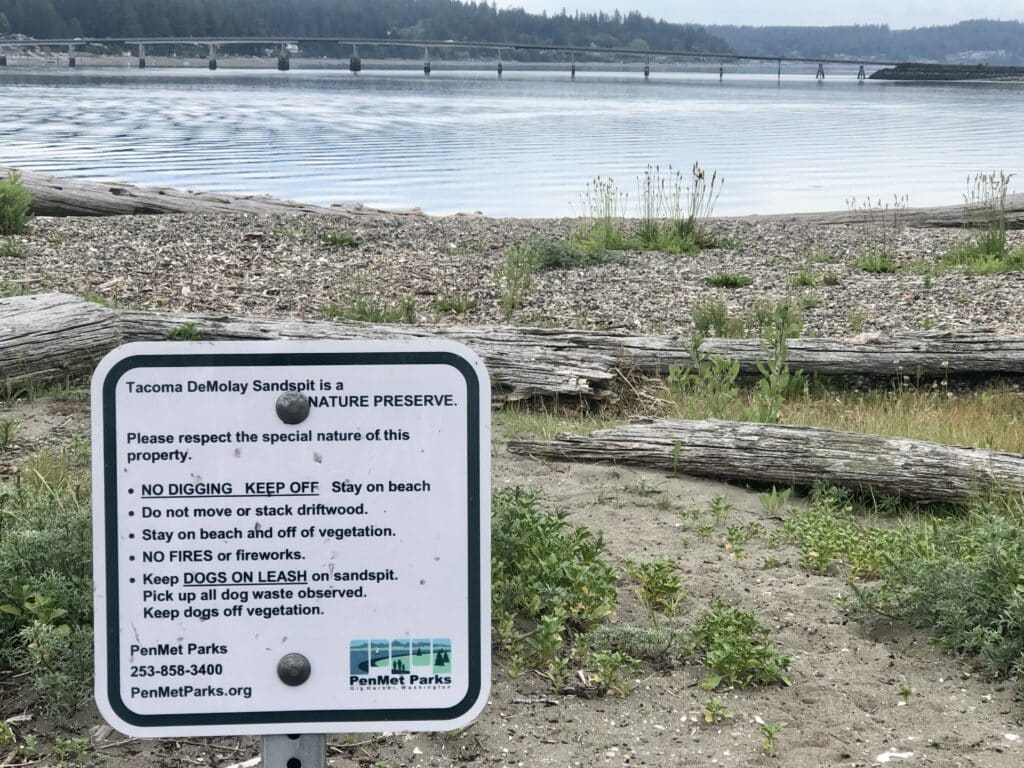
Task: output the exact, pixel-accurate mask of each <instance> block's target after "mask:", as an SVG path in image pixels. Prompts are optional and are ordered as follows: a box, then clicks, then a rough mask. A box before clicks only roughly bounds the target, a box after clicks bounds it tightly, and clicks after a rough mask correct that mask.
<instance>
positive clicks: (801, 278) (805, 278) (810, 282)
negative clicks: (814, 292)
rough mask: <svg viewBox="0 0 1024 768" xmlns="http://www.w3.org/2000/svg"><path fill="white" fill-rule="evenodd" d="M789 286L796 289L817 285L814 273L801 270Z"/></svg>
mask: <svg viewBox="0 0 1024 768" xmlns="http://www.w3.org/2000/svg"><path fill="white" fill-rule="evenodd" d="M789 284H790V285H793V286H797V287H813V286H814V285H816V284H817V280H816V279H815V277H814V273H813V272H811V271H810V270H808V269H801V270H800V271H799V272H797V273H796V274H795V275H793V277H792V279H790V281H789Z"/></svg>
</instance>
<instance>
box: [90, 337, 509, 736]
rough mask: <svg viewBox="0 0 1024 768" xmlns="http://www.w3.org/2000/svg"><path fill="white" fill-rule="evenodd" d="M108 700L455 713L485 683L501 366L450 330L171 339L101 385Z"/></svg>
mask: <svg viewBox="0 0 1024 768" xmlns="http://www.w3.org/2000/svg"><path fill="white" fill-rule="evenodd" d="M92 413H93V416H92V418H93V424H92V431H93V481H94V482H93V515H94V551H95V590H96V591H95V610H96V618H95V621H96V700H97V703H98V705H99V708H100V711H101V712H102V713H103V715H104V717H105V718H106V719H107V720H108V721H109V722H110V724H111V725H113V726H114V727H115V728H117V729H118V730H120V731H122V732H124V733H127V734H130V735H137V736H174V735H181V736H185V735H226V734H275V733H330V732H336V731H363V732H365V731H375V730H389V731H390V730H441V729H448V728H458V727H462V726H465V725H467V724H468V723H469V722H471V721H472V720H473V719H474V718H475V717H476V716H477V715H478V714H479V712H480V710H481V709H482V708H483V706H484V703H485V702H486V699H487V695H488V691H489V687H490V674H489V672H490V385H489V379H488V375H487V371H486V369H485V368H484V366H483V364H482V363H481V361H480V360H479V359H478V358H477V357H476V355H474V354H473V353H472V352H471V351H470V350H469V349H467V348H466V347H464V346H462V345H460V344H456V343H452V342H444V341H422V342H411V343H391V342H389V343H384V342H165V343H139V344H128V345H125V346H123V347H120V348H118V349H116V350H114V351H113V352H111V353H110V354H109V355H108V356H107V357H106V358H104V360H103V361H102V363H101V364H100V366H99V367H98V369H97V371H96V373H95V376H94V378H93V384H92Z"/></svg>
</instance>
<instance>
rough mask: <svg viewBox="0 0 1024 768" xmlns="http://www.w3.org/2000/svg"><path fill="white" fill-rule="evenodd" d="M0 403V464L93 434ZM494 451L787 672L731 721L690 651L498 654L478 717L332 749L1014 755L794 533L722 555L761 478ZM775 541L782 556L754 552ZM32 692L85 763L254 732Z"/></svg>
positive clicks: (83, 413) (73, 418)
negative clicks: (12, 430)
mask: <svg viewBox="0 0 1024 768" xmlns="http://www.w3.org/2000/svg"><path fill="white" fill-rule="evenodd" d="M3 408H4V409H5V410H4V411H2V412H0V416H6V417H13V418H16V419H18V420H20V421H21V422H22V424H23V428H22V431H21V433H20V435H19V438H18V440H17V442H16V444H15V445H14V446H11V447H10V448H9V449H8V451H7V452H6V455H4V456H3V457H0V474H2V475H8V474H9V472H10V469H11V467H12V466H13V465H14V464H15V463H16V462H17V461H18V459H19V458H20V457H22V456H24V455H26V454H27V453H28V452H31V451H33V450H38V449H40V448H41V447H43V446H45V445H48V444H49V445H52V444H55V443H61V442H64V441H66V440H69V439H73V438H74V437H75V436H85V435H87V431H88V412H87V411H88V405H87V403H86V402H85V401H84V400H81V399H77V400H76V399H71V400H64V401H55V400H52V399H41V400H37V401H35V402H33V403H18V404H14V405H13V406H11V407H9V408H8V407H7V406H3ZM493 453H494V472H493V485H494V488H495V489H504V488H511V487H514V486H516V485H518V484H524V483H526V484H527V486H528V487H529V488H532V489H535V490H537V491H538V492H539V493H540V494H541V496H542V498H543V500H544V504H545V505H546V506H549V507H551V508H560V509H564V510H567V511H568V512H569V519H570V520H571V521H572V522H574V523H579V524H582V525H586V526H588V527H591V528H595V529H600V530H602V531H604V534H605V538H606V541H607V544H608V548H609V554H610V556H611V557H612V558H613V559H614V560H616V561H618V560H619V559H620V558H622V557H626V556H629V557H633V558H638V559H647V558H651V557H655V556H657V555H665V556H668V557H670V558H672V559H674V560H676V561H677V563H678V565H679V568H680V571H681V573H682V575H683V580H684V586H685V589H686V591H687V594H688V599H687V603H686V609H685V610H684V611H683V613H682V615H681V616H679V617H678V618H677V619H673V620H672V622H673V623H674V624H675V625H678V626H681V627H685V626H689V624H690V623H691V622H692V620H693V618H694V616H695V615H696V614H697V613H698V612H699V611H700V609H701V608H702V607H703V606H705V605H706V604H708V603H709V602H711V601H712V600H714V599H715V598H719V597H720V598H722V599H723V600H725V601H726V602H727V603H729V604H731V605H735V606H739V607H742V608H744V609H747V610H751V611H754V612H755V613H756V614H757V615H758V616H759V617H760V619H761V620H762V622H763V623H765V624H766V625H767V626H768V627H769V628H770V629H771V631H772V637H773V639H774V640H775V642H776V643H777V645H778V646H780V647H781V648H782V649H784V650H785V651H786V652H788V653H790V654H791V655H792V657H793V665H792V669H791V678H792V683H793V684H792V686H791V687H788V688H787V687H781V686H772V687H767V688H761V689H749V690H731V691H724V692H718V693H716V694H715V696H716V697H717V698H719V699H720V700H721V701H722V702H723V703H724V704H725V705H726V706H727V707H728V708H729V709H730V710H732V712H733V713H734V719H732V720H731V721H726V722H725V723H724V724H719V725H707V724H705V723H704V722H703V719H702V716H701V714H702V705H703V703H704V702H705V701H706V700H707V699H708V698H709V694H707V693H705V692H704V691H703V690H701V688H700V687H699V683H700V681H701V679H702V678H703V675H704V673H703V671H702V669H701V668H699V667H697V666H691V667H683V668H681V669H678V670H675V671H672V672H658V671H655V670H652V669H649V668H648V669H645V670H643V671H642V672H641V673H640V674H639V675H638V676H637V678H636V679H635V680H634V682H633V687H634V690H633V691H632V692H631V693H630V694H629V695H627V696H625V697H615V696H609V697H606V698H599V699H590V700H584V699H581V698H578V697H574V696H561V695H558V694H555V693H553V692H552V690H551V686H550V683H548V682H547V681H546V680H544V679H542V678H541V677H539V676H537V675H536V674H533V673H529V672H528V673H526V674H524V675H522V676H519V677H511V676H510V675H509V673H508V669H507V666H506V664H505V662H504V660H503V659H502V658H500V657H498V658H496V659H495V664H494V670H493V673H494V685H493V689H492V693H491V698H490V702H489V704H488V706H487V708H486V709H485V711H484V713H483V715H482V716H481V718H480V719H479V720H478V721H477V722H476V723H475V724H474V725H472V726H471V727H469V728H467V729H466V730H464V731H462V732H459V733H454V734H441V735H429V734H390V735H385V736H383V737H380V736H372V735H366V736H357V737H331V738H330V740H329V764H330V765H333V766H339V767H341V766H346V767H348V766H361V767H364V768H371V767H373V768H376V766H380V767H381V768H383V767H384V766H388V767H390V768H397V766H433V765H437V766H451V765H465V764H474V763H475V764H486V765H495V766H521V767H526V768H529V767H531V766H638V765H643V766H652V767H654V768H669V767H670V766H671V767H673V768H674V767H675V766H682V765H687V766H688V765H715V766H748V765H749V766H758V765H775V766H793V767H794V768H810V767H811V766H849V767H850V768H852V767H853V766H873V765H882V764H886V763H892V764H907V765H931V766H943V767H948V768H953V767H955V766H965V767H966V766H972V767H977V768H1001V767H1002V766H1006V767H1007V768H1009V767H1010V766H1014V768H1016V766H1019V765H1021V764H1022V761H1024V741H1022V740H1021V739H1019V738H1018V735H1022V736H1024V722H1022V716H1024V709H1022V707H1021V705H1020V703H1019V702H1015V701H1014V698H1013V691H1012V686H1009V685H1006V684H1003V683H996V682H993V681H991V680H987V679H985V678H984V677H982V676H980V675H977V674H975V672H974V671H973V670H972V668H971V667H970V666H969V664H968V663H967V662H965V661H963V660H958V659H955V658H951V657H948V656H945V655H943V654H941V653H939V652H938V651H936V650H934V649H932V648H931V647H929V646H928V644H927V642H926V641H925V639H924V638H923V636H922V635H920V634H918V633H916V632H913V631H910V630H907V629H906V628H903V627H893V626H887V625H885V624H879V625H875V626H867V625H864V624H859V623H856V622H851V621H848V620H847V619H846V617H845V616H844V615H843V613H842V612H841V610H840V609H839V607H838V606H837V604H836V601H835V598H836V596H837V595H841V594H843V593H846V592H847V591H848V588H847V587H846V584H845V582H844V580H843V579H841V578H834V577H829V576H813V575H808V574H806V573H804V572H803V571H801V570H800V569H799V568H798V567H797V565H796V555H795V552H794V551H793V550H792V549H790V548H787V547H785V546H783V547H780V548H775V549H768V547H767V545H766V544H765V543H764V541H763V540H761V541H757V540H755V541H753V542H751V544H750V546H749V549H748V554H747V556H746V557H745V558H744V559H742V560H737V559H735V558H733V557H732V556H731V555H730V554H729V553H728V552H727V551H726V550H725V549H724V546H723V543H724V535H725V526H726V525H728V524H732V523H747V522H749V521H753V520H758V521H760V522H761V523H762V524H763V525H764V526H765V528H766V529H767V530H768V531H771V530H772V529H774V528H777V527H778V526H779V525H781V522H780V521H779V520H778V519H771V518H769V517H767V516H766V514H765V513H764V512H763V511H762V508H761V504H760V502H759V500H758V498H757V495H756V493H755V492H754V491H751V490H748V489H744V488H741V487H735V486H730V485H725V484H722V483H717V482H711V481H704V480H697V479H692V478H688V477H681V476H669V475H663V474H661V473H657V472H642V471H636V470H632V469H624V468H620V467H613V466H602V465H582V464H562V463H545V462H539V461H534V460H531V459H525V458H521V457H515V456H511V455H509V454H508V453H507V452H506V451H505V449H504V440H503V438H502V436H501V435H500V434H497V435H496V438H495V442H494V447H493ZM720 495H721V496H725V497H726V498H728V500H729V501H731V502H732V504H733V505H734V510H733V511H732V512H731V514H730V518H729V519H728V520H726V521H723V522H722V523H721V524H720V525H719V526H718V528H717V529H716V531H715V532H714V534H713V535H712V536H711V537H710V538H709V539H707V540H706V541H705V540H702V539H701V538H700V537H698V536H696V535H694V532H693V530H690V529H688V528H687V527H686V526H685V525H684V524H681V523H680V522H679V519H678V518H677V516H676V512H677V511H679V510H682V509H687V508H689V507H691V506H694V505H697V506H704V507H706V506H707V503H708V501H709V500H710V499H711V498H713V497H715V496H720ZM797 503H800V502H797ZM768 556H774V557H775V558H777V559H778V560H779V561H781V563H782V564H781V565H779V566H778V567H773V568H770V569H765V568H763V567H762V563H763V561H764V560H765V558H766V557H768ZM645 621H646V619H645V618H644V612H643V610H642V609H641V608H640V606H639V605H638V601H637V599H636V598H635V596H634V595H633V593H632V586H631V585H630V584H629V583H628V582H623V583H621V584H620V585H619V608H618V611H617V615H616V618H615V619H614V622H616V623H618V624H623V625H625V624H637V623H643V622H645ZM904 684H905V685H909V686H911V687H913V689H914V694H913V695H912V696H910V697H909V700H908V701H906V702H903V701H902V699H901V697H900V695H899V688H900V686H901V685H904ZM32 704H33V702H32V697H31V695H30V694H29V693H28V692H26V691H25V689H24V687H23V686H22V685H21V683H20V681H18V680H16V679H12V678H11V677H10V676H9V675H4V674H0V719H3V718H9V717H12V716H16V715H20V714H23V713H28V714H31V715H32V717H33V719H32V720H31V721H30V722H27V723H22V724H19V725H18V726H17V727H18V728H19V729H21V730H22V732H36V733H38V734H39V737H40V743H41V744H42V745H43V746H44V747H45V746H47V745H49V744H52V741H53V739H54V738H55V737H57V736H81V735H91V737H92V738H93V740H94V749H93V750H91V751H90V752H89V754H88V755H87V757H86V761H87V762H88V761H93V762H95V763H96V764H102V765H107V766H111V767H112V768H127V767H128V766H133V767H136V766H143V767H145V768H156V767H157V766H161V767H162V766H168V767H169V766H181V765H186V764H191V765H204V766H214V767H215V768H225V767H226V766H231V765H235V764H238V763H241V762H244V761H246V760H249V759H251V758H253V757H254V756H256V755H257V754H258V744H257V742H256V740H255V739H251V738H245V739H240V738H217V739H189V740H175V741H143V740H125V739H124V738H123V737H121V736H119V735H118V734H116V733H112V732H109V729H107V728H106V727H105V726H103V725H102V723H101V721H100V719H99V716H98V714H97V713H96V711H95V708H93V707H91V706H90V707H87V708H85V709H83V711H81V712H80V713H79V714H78V715H76V717H75V718H74V719H73V720H72V721H71V722H70V723H67V722H61V723H54V722H51V721H49V720H47V719H46V718H45V717H43V716H41V715H39V714H38V713H37V712H36V710H35V709H34V708H33V706H32ZM761 721H763V722H768V723H779V722H782V723H785V724H786V725H785V727H784V729H783V730H782V731H781V733H780V734H779V736H778V737H777V745H778V756H777V757H775V758H768V757H766V756H764V755H763V754H762V752H761V745H760V736H759V733H758V726H759V722H761ZM0 757H2V755H0ZM8 764H21V765H28V764H30V763H18V761H17V760H10V761H9V762H8ZM32 764H39V765H52V764H56V760H55V759H44V760H42V761H41V762H37V763H32Z"/></svg>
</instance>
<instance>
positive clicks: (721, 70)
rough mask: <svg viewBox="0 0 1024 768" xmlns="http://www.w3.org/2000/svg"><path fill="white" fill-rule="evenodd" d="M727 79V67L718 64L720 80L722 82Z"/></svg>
mask: <svg viewBox="0 0 1024 768" xmlns="http://www.w3.org/2000/svg"><path fill="white" fill-rule="evenodd" d="M724 79H725V67H723V66H722V65H721V64H719V65H718V82H722V81H723V80H724Z"/></svg>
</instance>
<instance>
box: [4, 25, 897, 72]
mask: <svg viewBox="0 0 1024 768" xmlns="http://www.w3.org/2000/svg"><path fill="white" fill-rule="evenodd" d="M311 44H315V45H338V46H344V47H349V46H350V47H351V55H350V57H349V70H350V71H352V72H360V71H361V70H362V68H363V67H362V58H361V57H360V55H359V47H360V46H363V48H364V49H365V48H368V47H399V48H422V49H423V72H424V74H426V75H429V74H430V70H431V61H430V51H431V49H468V50H473V51H491V52H493V53H494V55H495V63H496V68H497V72H498V75H499V76H500V75H501V74H502V70H503V68H504V63H503V61H502V52H503V51H521V52H544V53H558V54H563V55H566V56H569V57H570V62H569V72H570V74H571V75H572V76H573V77H575V76H576V67H577V62H576V57H577V56H584V57H593V56H606V55H610V56H619V57H623V58H631V59H637V60H638V61H640V62H642V64H643V73H644V77H645V78H646V77H650V74H651V59H652V58H660V59H676V60H682V61H717V62H720V66H719V75H720V76H721V74H722V66H721V64H723V63H725V62H739V61H761V62H777V63H778V71H779V76H780V77H781V75H782V65H783V63H784V62H792V63H800V64H817V65H818V71H817V77H818V78H821V79H823V78H824V77H825V70H824V65H825V64H845V65H860V68H859V70H858V73H857V77H858V79H863V78H864V77H865V72H864V66H865V65H868V66H879V67H891V66H897V65H898V64H905V63H908V62H897V61H880V60H877V59H869V58H864V59H856V58H850V59H837V58H805V57H800V56H765V55H756V54H743V53H719V52H712V51H672V50H638V49H635V48H599V47H590V46H566V45H546V44H536V43H491V42H478V41H457V40H400V39H393V38H373V37H350V38H346V37H287V36H281V37H123V38H110V37H83V38H70V39H68V38H65V39H48V40H28V39H25V40H14V39H8V40H4V39H0V66H7V54H6V52H5V51H6V50H8V49H11V50H16V49H26V48H57V49H65V48H66V49H67V59H68V66H69V67H75V66H77V62H78V57H77V55H76V54H77V53H78V51H79V50H80V49H82V48H84V47H85V46H90V45H102V46H121V47H122V48H135V49H136V50H137V53H138V66H139V68H145V66H146V46H150V47H156V46H191V47H199V48H205V49H206V59H207V66H208V67H209V69H211V70H214V69H217V53H218V51H219V50H221V49H223V48H228V47H232V46H253V45H258V46H259V45H262V46H265V47H267V48H269V49H277V51H278V55H277V68H278V69H279V70H281V71H287V70H289V69H290V68H291V55H292V50H293V49H294V50H299V49H300V48H301V47H302V46H304V45H307V46H308V45H311Z"/></svg>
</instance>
